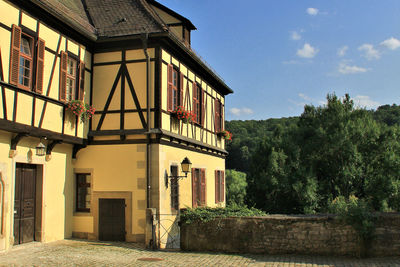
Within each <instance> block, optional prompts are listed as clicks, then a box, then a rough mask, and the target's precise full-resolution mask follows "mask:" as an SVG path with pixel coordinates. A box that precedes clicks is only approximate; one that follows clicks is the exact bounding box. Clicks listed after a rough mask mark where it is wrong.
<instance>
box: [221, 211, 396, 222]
mask: <svg viewBox="0 0 400 267" xmlns="http://www.w3.org/2000/svg"><path fill="white" fill-rule="evenodd" d="M374 216H375V217H389V218H390V217H393V218H399V219H400V212H375V213H374ZM336 217H337V215H336V214H306V215H305V214H267V215H265V216H243V217H237V216H228V217H216V218H218V219H237V218H241V219H246V220H247V219H256V220H265V219H271V220H298V221H312V220H318V221H321V220H333V219H335V218H336Z"/></svg>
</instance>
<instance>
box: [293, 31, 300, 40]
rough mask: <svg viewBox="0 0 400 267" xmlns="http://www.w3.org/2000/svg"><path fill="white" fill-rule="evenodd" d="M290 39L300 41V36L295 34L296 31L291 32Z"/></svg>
mask: <svg viewBox="0 0 400 267" xmlns="http://www.w3.org/2000/svg"><path fill="white" fill-rule="evenodd" d="M290 39H292V40H295V41H297V40H300V39H301V35H300V33H298V32H296V31H292V32H291V33H290Z"/></svg>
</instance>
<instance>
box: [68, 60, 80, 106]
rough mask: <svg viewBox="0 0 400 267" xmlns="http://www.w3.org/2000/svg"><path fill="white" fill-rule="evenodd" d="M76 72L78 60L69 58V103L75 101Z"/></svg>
mask: <svg viewBox="0 0 400 267" xmlns="http://www.w3.org/2000/svg"><path fill="white" fill-rule="evenodd" d="M76 71H77V66H76V60H75V59H72V58H71V57H69V58H68V61H67V88H66V90H67V91H66V100H67V101H71V100H74V99H75V93H76Z"/></svg>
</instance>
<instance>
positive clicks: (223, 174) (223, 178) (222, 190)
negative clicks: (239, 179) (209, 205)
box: [220, 171, 225, 202]
mask: <svg viewBox="0 0 400 267" xmlns="http://www.w3.org/2000/svg"><path fill="white" fill-rule="evenodd" d="M220 199H221V202H224V201H225V171H221V196H220Z"/></svg>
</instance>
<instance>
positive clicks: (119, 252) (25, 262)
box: [0, 240, 400, 267]
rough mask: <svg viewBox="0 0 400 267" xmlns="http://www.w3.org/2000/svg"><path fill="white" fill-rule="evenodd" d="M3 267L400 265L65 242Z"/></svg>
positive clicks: (27, 252)
mask: <svg viewBox="0 0 400 267" xmlns="http://www.w3.org/2000/svg"><path fill="white" fill-rule="evenodd" d="M0 266H196V267H197V266H282V267H283V266H285V267H286V266H288V267H289V266H290V267H292V266H293V267H294V266H295V267H300V266H307V267H308V266H310V267H311V266H312V267H315V266H324V267H325V266H353V267H355V266H358V267H364V266H365V267H369V266H400V257H395V258H369V259H352V258H334V257H316V256H294V255H284V256H268V255H229V254H219V253H192V252H180V251H152V250H146V249H144V248H143V246H142V245H138V244H132V243H120V242H88V241H83V240H62V241H56V242H52V243H47V244H42V243H30V244H25V245H20V246H16V247H14V248H13V249H11V250H10V251H8V252H2V253H0Z"/></svg>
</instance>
